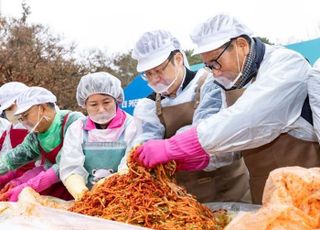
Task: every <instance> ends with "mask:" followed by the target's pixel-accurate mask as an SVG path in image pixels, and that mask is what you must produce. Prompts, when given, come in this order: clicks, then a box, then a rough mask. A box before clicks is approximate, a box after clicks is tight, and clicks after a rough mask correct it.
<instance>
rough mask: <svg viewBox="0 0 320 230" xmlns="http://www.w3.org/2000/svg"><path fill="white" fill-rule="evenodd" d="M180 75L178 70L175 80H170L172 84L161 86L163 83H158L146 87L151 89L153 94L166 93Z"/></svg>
mask: <svg viewBox="0 0 320 230" xmlns="http://www.w3.org/2000/svg"><path fill="white" fill-rule="evenodd" d="M179 73H180V69H179V70H178V72H177V73H176V76H175V78H174V79H173V80H172V82H171V83H170V84H169V85H166V84H163V83H158V84H156V85H150V84H149V83H148V86H149V87H150V88H151V89H153V91H154V92H156V93H161V94H162V93H167V92H168V89H170V87H171V86H172V85H173V84H174V83H175V82H176V80H177V79H178V75H179Z"/></svg>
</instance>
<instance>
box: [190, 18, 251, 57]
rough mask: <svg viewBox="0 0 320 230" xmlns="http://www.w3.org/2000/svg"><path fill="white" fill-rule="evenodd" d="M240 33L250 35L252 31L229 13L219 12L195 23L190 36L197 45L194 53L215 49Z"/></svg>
mask: <svg viewBox="0 0 320 230" xmlns="http://www.w3.org/2000/svg"><path fill="white" fill-rule="evenodd" d="M240 35H248V36H251V35H252V31H251V30H250V29H249V28H248V27H247V26H245V25H244V24H242V23H241V22H239V21H238V20H237V19H236V18H234V17H231V16H229V15H224V14H220V15H217V16H214V17H212V18H209V19H208V20H207V21H205V22H203V23H201V24H199V25H197V26H196V27H195V28H194V30H193V32H192V33H191V34H190V37H191V39H192V41H193V43H195V44H196V45H197V47H196V48H195V51H194V54H200V53H205V52H208V51H211V50H215V49H217V48H219V47H220V46H222V45H223V44H225V43H226V42H228V41H230V39H231V38H235V37H239V36H240Z"/></svg>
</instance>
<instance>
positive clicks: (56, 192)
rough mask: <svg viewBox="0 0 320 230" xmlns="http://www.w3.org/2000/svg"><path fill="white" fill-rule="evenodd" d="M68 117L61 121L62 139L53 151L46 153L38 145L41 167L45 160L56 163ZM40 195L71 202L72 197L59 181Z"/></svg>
mask: <svg viewBox="0 0 320 230" xmlns="http://www.w3.org/2000/svg"><path fill="white" fill-rule="evenodd" d="M68 115H69V114H67V115H66V116H65V117H64V119H63V123H62V128H61V137H62V141H61V143H60V144H59V145H58V146H57V147H55V148H54V149H53V150H51V151H50V152H46V151H45V150H44V149H43V148H42V147H41V145H40V144H39V149H40V154H41V165H43V164H44V162H45V160H48V161H50V162H51V163H52V164H55V163H56V157H57V155H58V153H59V151H60V149H61V148H62V146H63V137H64V135H63V130H64V126H65V124H66V121H67V119H68ZM40 194H41V195H49V196H54V197H58V198H60V199H63V200H72V199H73V197H72V196H71V194H70V193H69V192H68V190H67V189H66V187H65V186H64V185H63V183H62V182H61V181H60V182H57V183H55V184H53V185H52V186H51V187H49V188H47V189H46V190H44V191H42V192H40Z"/></svg>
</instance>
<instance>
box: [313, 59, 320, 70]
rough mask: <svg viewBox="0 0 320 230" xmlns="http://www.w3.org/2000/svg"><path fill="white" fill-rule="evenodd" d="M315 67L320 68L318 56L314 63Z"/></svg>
mask: <svg viewBox="0 0 320 230" xmlns="http://www.w3.org/2000/svg"><path fill="white" fill-rule="evenodd" d="M313 68H315V69H317V70H320V58H318V59H317V60H316V61H315V63H313Z"/></svg>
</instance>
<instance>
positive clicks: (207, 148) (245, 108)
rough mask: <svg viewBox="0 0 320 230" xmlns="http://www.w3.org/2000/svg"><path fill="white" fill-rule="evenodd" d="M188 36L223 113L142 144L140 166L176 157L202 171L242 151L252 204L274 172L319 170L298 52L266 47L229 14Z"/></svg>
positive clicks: (305, 71) (305, 68)
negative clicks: (213, 83) (218, 89)
mask: <svg viewBox="0 0 320 230" xmlns="http://www.w3.org/2000/svg"><path fill="white" fill-rule="evenodd" d="M191 38H192V40H193V42H194V43H195V44H196V45H197V48H196V53H199V54H200V55H201V58H202V60H203V62H204V63H205V65H206V67H207V68H208V69H210V70H211V71H212V74H213V76H214V77H215V81H216V82H218V84H219V85H220V86H221V87H222V88H223V92H224V97H223V98H225V102H226V105H227V107H228V108H226V109H223V110H220V112H218V113H216V114H213V115H211V116H210V117H209V118H208V119H205V120H203V121H202V122H200V123H199V125H198V126H197V127H195V128H192V129H189V130H187V131H185V132H183V133H179V134H177V135H175V136H174V137H172V138H170V139H166V140H162V141H161V140H156V141H148V142H146V143H145V144H144V145H143V146H141V147H140V148H139V149H138V154H137V158H138V160H139V161H140V162H142V163H143V164H144V165H146V166H148V167H153V166H155V165H156V164H159V163H165V162H167V161H170V160H175V161H176V162H177V163H178V165H180V167H183V166H184V165H185V164H188V165H190V162H192V163H193V165H194V168H198V169H202V168H205V167H206V166H207V158H208V157H209V156H210V157H211V158H212V157H213V158H214V157H215V156H217V154H220V153H221V152H232V151H242V156H243V157H244V160H245V163H246V166H247V167H248V170H249V173H250V189H251V195H252V199H253V202H254V203H261V201H262V194H263V189H264V185H265V182H266V179H267V177H268V175H269V172H270V171H272V170H273V169H276V168H279V167H285V166H302V167H307V168H309V167H315V166H319V165H320V154H319V145H318V143H317V142H316V141H317V139H316V135H315V134H314V130H313V126H312V125H313V124H312V114H311V110H310V105H309V101H308V97H307V84H306V82H307V79H308V77H309V76H310V74H311V66H310V65H309V63H308V62H307V61H306V60H305V58H304V57H303V56H302V55H300V54H298V53H296V52H294V51H292V50H289V49H286V48H283V47H276V46H269V45H266V44H263V43H262V42H261V41H259V39H256V38H253V37H252V33H251V31H250V30H249V29H248V28H247V27H246V26H245V25H244V24H242V23H240V22H239V21H238V20H237V19H235V18H233V17H230V16H228V15H217V16H215V17H212V18H210V19H208V20H207V21H205V22H204V23H202V24H200V25H199V26H197V27H196V28H195V30H194V31H193V33H192V35H191ZM155 153H157V156H156V157H155V156H154V154H155Z"/></svg>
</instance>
